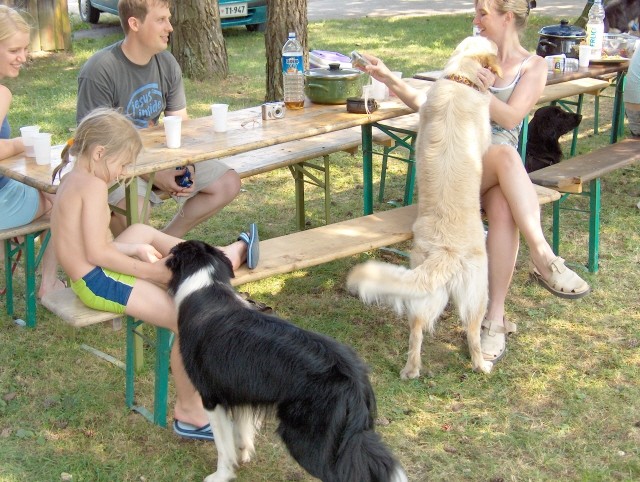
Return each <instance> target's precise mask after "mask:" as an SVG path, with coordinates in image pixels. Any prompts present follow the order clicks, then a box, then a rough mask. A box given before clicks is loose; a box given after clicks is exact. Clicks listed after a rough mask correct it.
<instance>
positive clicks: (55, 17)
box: [0, 0, 77, 52]
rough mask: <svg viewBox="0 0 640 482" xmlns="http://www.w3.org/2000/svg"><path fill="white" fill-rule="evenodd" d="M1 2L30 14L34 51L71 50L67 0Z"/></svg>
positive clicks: (31, 42) (31, 44)
mask: <svg viewBox="0 0 640 482" xmlns="http://www.w3.org/2000/svg"><path fill="white" fill-rule="evenodd" d="M71 1H74V0H71ZM75 1H77V0H75ZM0 3H2V4H4V5H7V6H9V7H13V8H15V9H17V10H21V11H24V12H26V13H27V14H28V18H27V21H28V22H29V24H30V25H31V27H32V28H31V38H30V45H29V46H30V48H31V51H32V52H37V51H41V50H46V51H52V50H66V51H69V50H71V24H70V22H69V7H68V4H67V0H6V1H3V2H0Z"/></svg>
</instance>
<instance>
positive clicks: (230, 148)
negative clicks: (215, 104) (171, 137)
mask: <svg viewBox="0 0 640 482" xmlns="http://www.w3.org/2000/svg"><path fill="white" fill-rule="evenodd" d="M409 82H411V83H412V85H414V87H416V88H420V89H425V90H426V89H428V87H429V85H430V84H431V83H430V82H425V81H421V80H416V79H409ZM411 112H412V110H411V109H410V108H409V107H407V106H406V105H405V104H404V103H402V102H401V101H400V100H399V99H397V98H394V97H392V98H390V99H388V100H385V101H382V102H380V108H379V109H378V110H376V111H375V112H372V113H371V114H352V113H349V112H347V110H346V107H345V105H321V104H313V103H310V102H309V101H308V100H307V103H305V107H304V108H303V109H300V110H293V111H290V110H288V111H286V114H285V117H284V118H283V119H274V120H267V121H263V120H262V116H261V107H260V106H257V107H251V108H247V109H241V110H237V111H232V112H230V113H229V120H228V129H227V131H226V132H214V131H213V127H212V126H213V119H212V117H211V116H207V117H201V118H197V119H189V120H187V121H183V123H182V145H181V147H180V148H178V149H168V148H167V147H166V145H165V135H164V127H163V126H162V125H160V126H156V127H152V128H149V129H142V130H141V131H140V134H141V136H142V142H143V145H144V151H143V152H142V153H141V154H140V156H139V157H138V159H137V161H136V164H135V166H129V167H128V168H127V169H126V170H125V172H124V174H125V175H128V176H140V175H143V174H152V175H153V173H155V172H158V171H161V170H164V169H170V168H175V167H181V166H186V165H187V164H194V163H197V162H201V161H204V160H207V159H221V160H222V159H224V158H225V157H227V156H233V155H235V154H240V153H245V152H249V151H254V150H257V149H261V148H264V147H269V146H273V145H276V144H282V143H285V142H289V141H293V140H297V139H305V138H309V137H313V136H317V135H319V134H324V133H328V132H334V131H339V130H343V129H348V128H352V127H355V126H365V125H367V124H370V123H372V122H377V121H381V120H385V119H391V118H394V117H398V116H403V115H406V114H409V113H411ZM57 149H58V150H60V146H57ZM58 162H59V152H58V154H57V158H56V155H55V154H54V155H53V156H52V162H51V164H50V165H44V166H42V165H37V164H36V162H35V159H32V158H26V157H25V156H24V154H19V155H16V156H13V157H10V158H7V159H4V160H1V161H0V174H3V175H5V176H7V177H10V178H12V179H15V180H17V181H20V182H22V183H25V184H28V185H30V186H33V187H35V188H37V189H40V190H42V191H46V192H52V193H53V192H55V191H56V189H57V182H55V183H53V182H52V181H51V174H52V172H53V169H54V167H55V166H56V165H57V164H58ZM256 162H261V163H262V162H264V160H263V159H259V160H256ZM278 167H279V166H278ZM369 167H370V166H369ZM274 168H275V167H274ZM262 169H263V170H264V166H262ZM364 171H365V172H364V175H365V181H364V184H365V197H366V196H370V197H371V196H372V194H371V193H372V190H373V189H372V177H371V172H370V168H369V170H367V169H364ZM136 184H137V183H135V182H132V183H129V184H128V186H127V198H128V199H130V200H134V199H136V198H137V196H138V193H137V185H136ZM147 195H148V193H147ZM136 204H137V203H132V204H131V205H132V206H135V205H136ZM126 214H127V217H128V220H129V222H130V223H133V222H137V220H138V219H139V213H137V212H127V213H126Z"/></svg>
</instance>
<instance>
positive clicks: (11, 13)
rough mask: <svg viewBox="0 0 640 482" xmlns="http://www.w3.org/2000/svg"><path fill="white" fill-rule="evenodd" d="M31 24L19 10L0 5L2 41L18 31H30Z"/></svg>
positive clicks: (0, 33) (0, 38)
mask: <svg viewBox="0 0 640 482" xmlns="http://www.w3.org/2000/svg"><path fill="white" fill-rule="evenodd" d="M30 31H31V26H30V25H29V24H28V23H27V21H26V20H25V19H24V18H23V17H22V15H20V13H19V12H18V11H17V10H14V9H13V8H11V7H7V6H6V5H0V42H1V41H3V40H6V39H8V38H9V37H11V36H12V35H15V34H16V33H18V32H20V33H29V32H30Z"/></svg>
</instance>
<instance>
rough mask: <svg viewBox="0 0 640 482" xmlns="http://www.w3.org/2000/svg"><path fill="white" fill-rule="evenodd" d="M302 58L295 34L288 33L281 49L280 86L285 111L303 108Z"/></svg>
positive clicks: (300, 47)
mask: <svg viewBox="0 0 640 482" xmlns="http://www.w3.org/2000/svg"><path fill="white" fill-rule="evenodd" d="M302 58H303V57H302V45H300V42H298V40H297V39H296V34H295V32H289V40H287V42H286V43H285V44H284V47H282V85H283V87H284V105H285V107H286V108H287V109H302V107H303V106H304V73H303V70H304V65H303V60H302Z"/></svg>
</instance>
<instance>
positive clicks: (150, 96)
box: [76, 41, 187, 128]
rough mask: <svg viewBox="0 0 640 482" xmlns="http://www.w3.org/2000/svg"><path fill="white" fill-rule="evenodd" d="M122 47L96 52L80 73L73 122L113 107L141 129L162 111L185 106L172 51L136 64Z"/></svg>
mask: <svg viewBox="0 0 640 482" xmlns="http://www.w3.org/2000/svg"><path fill="white" fill-rule="evenodd" d="M121 45H122V41H120V42H118V43H115V44H113V45H111V46H109V47H106V48H104V49H102V50H100V51H99V52H96V53H95V54H94V55H93V56H92V57H91V58H90V59H89V60H88V61H87V62H86V63H85V64H84V66H83V67H82V69H81V70H80V74H79V76H78V100H77V111H76V122H78V123H79V122H80V121H81V120H82V119H83V118H84V117H85V116H86V115H87V114H88V113H89V112H91V111H92V110H93V109H95V108H97V107H113V108H120V109H122V112H123V114H125V115H126V116H127V117H129V118H130V119H132V120H133V122H134V123H135V124H136V126H137V127H141V128H143V127H149V126H153V125H156V124H157V123H158V118H159V117H160V114H162V113H163V112H164V111H168V112H175V111H178V110H182V109H184V108H185V107H186V106H187V101H186V96H185V93H184V84H183V82H182V71H181V70H180V66H179V65H178V62H177V61H176V59H175V58H174V57H173V55H172V54H171V52H168V51H163V52H160V53H159V54H156V55H154V57H153V58H152V59H151V61H150V62H149V63H148V64H146V65H137V64H134V63H133V62H131V61H130V60H129V59H128V58H127V57H126V56H125V55H124V53H123V52H122V47H121Z"/></svg>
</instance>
